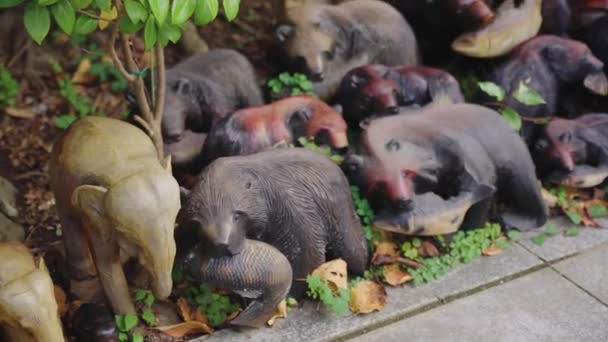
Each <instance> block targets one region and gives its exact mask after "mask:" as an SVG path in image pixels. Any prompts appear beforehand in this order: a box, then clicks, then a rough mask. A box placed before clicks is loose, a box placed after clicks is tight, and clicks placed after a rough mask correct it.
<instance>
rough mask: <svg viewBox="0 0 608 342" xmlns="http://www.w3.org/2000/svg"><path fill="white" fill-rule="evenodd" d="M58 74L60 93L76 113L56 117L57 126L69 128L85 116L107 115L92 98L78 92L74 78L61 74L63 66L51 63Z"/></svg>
mask: <svg viewBox="0 0 608 342" xmlns="http://www.w3.org/2000/svg"><path fill="white" fill-rule="evenodd" d="M51 64H52V66H53V69H54V71H55V73H56V74H57V75H58V76H57V86H58V87H59V94H60V95H61V96H62V97H63V98H64V99H65V100H66V101H67V102H68V103H69V104H70V106H71V108H72V109H73V111H74V112H75V114H63V115H60V116H59V117H57V118H55V120H54V122H55V126H57V127H58V128H61V129H67V128H68V127H69V126H70V125H71V124H72V123H73V122H74V121H76V120H77V119H79V118H83V117H85V116H90V115H97V116H105V114H103V113H101V112H98V111H97V108H95V105H93V104H92V103H91V102H90V100H89V99H88V98H87V97H85V96H82V95H80V94H78V93H77V92H76V87H75V86H74V83H73V82H72V80H70V79H69V78H68V77H65V76H60V74H61V73H62V72H63V69H62V68H61V66H60V65H59V64H58V63H56V62H52V63H51Z"/></svg>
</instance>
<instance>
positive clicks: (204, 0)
mask: <svg viewBox="0 0 608 342" xmlns="http://www.w3.org/2000/svg"><path fill="white" fill-rule="evenodd" d="M219 8H220V5H219V3H218V0H198V3H197V4H196V9H195V10H194V23H195V24H196V25H207V24H209V23H210V22H212V21H213V20H214V19H215V18H216V17H217V13H218V11H219Z"/></svg>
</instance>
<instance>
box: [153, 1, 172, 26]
mask: <svg viewBox="0 0 608 342" xmlns="http://www.w3.org/2000/svg"><path fill="white" fill-rule="evenodd" d="M148 3H149V4H150V9H152V14H154V17H155V18H156V21H157V22H158V24H159V25H162V24H163V23H164V22H165V19H166V18H167V15H168V14H169V0H148Z"/></svg>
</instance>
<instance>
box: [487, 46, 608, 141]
mask: <svg viewBox="0 0 608 342" xmlns="http://www.w3.org/2000/svg"><path fill="white" fill-rule="evenodd" d="M603 67H604V63H602V61H600V60H599V59H598V58H596V57H595V56H594V55H593V54H592V53H591V51H590V50H589V48H588V47H587V45H585V44H583V43H581V42H578V41H576V40H572V39H566V38H561V37H558V36H554V35H540V36H538V37H535V38H533V39H531V40H529V41H527V42H526V43H524V44H522V45H520V46H519V47H517V48H516V49H515V50H513V52H512V53H511V55H510V57H509V59H507V60H506V61H505V62H503V63H502V64H501V65H499V66H498V67H497V68H496V69H495V70H493V71H492V73H491V75H490V79H491V80H492V81H494V82H495V83H497V84H498V85H500V86H501V87H502V88H503V89H504V90H505V91H506V93H507V94H512V93H513V91H515V90H516V89H517V88H518V87H519V86H520V84H521V83H525V84H526V85H527V86H528V87H529V88H532V89H534V90H536V91H537V92H538V93H539V94H540V95H541V97H542V98H543V99H544V102H545V103H544V104H540V105H525V104H522V103H520V102H519V101H517V100H515V99H514V98H513V97H507V98H506V100H505V103H506V104H507V105H509V106H510V107H512V108H514V109H515V110H516V111H517V112H518V113H519V114H521V115H522V116H524V117H527V118H538V117H547V116H554V115H556V114H557V109H558V98H559V96H560V94H562V92H564V91H565V90H566V89H567V87H568V86H572V85H578V86H579V87H580V85H584V86H585V87H586V88H587V89H589V90H590V91H592V92H593V93H595V94H598V95H606V94H608V80H606V75H605V74H604V72H603ZM539 127H540V126H539V125H537V124H534V123H532V122H529V121H524V125H523V137H524V139H525V140H526V142H527V143H528V144H531V143H532V142H533V141H534V139H535V138H536V135H537V134H538V133H539Z"/></svg>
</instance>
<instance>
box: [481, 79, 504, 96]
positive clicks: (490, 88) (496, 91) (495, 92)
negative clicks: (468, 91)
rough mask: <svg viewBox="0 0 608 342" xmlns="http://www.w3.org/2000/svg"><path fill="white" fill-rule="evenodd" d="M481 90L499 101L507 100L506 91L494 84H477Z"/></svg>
mask: <svg viewBox="0 0 608 342" xmlns="http://www.w3.org/2000/svg"><path fill="white" fill-rule="evenodd" d="M477 85H478V86H479V89H481V91H483V92H484V93H486V94H488V95H490V96H492V97H494V98H495V99H496V100H498V101H502V100H504V99H505V91H504V89H502V88H501V87H500V86H499V85H498V84H496V83H494V82H477Z"/></svg>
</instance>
